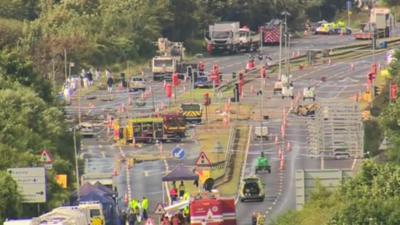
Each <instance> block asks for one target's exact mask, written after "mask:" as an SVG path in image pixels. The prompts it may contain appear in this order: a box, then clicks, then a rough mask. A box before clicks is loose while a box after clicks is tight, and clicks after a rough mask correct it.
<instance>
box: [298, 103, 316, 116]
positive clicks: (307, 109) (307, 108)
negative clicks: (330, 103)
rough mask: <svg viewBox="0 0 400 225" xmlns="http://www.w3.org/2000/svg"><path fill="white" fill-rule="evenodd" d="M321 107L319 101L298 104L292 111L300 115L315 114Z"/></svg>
mask: <svg viewBox="0 0 400 225" xmlns="http://www.w3.org/2000/svg"><path fill="white" fill-rule="evenodd" d="M319 108H320V105H319V104H317V103H311V104H308V105H298V106H297V107H294V108H293V109H292V113H294V114H296V115H298V116H313V115H315V112H316V111H317V110H318V109H319Z"/></svg>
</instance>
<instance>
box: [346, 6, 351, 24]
mask: <svg viewBox="0 0 400 225" xmlns="http://www.w3.org/2000/svg"><path fill="white" fill-rule="evenodd" d="M346 9H347V26H348V27H350V16H351V1H350V0H348V1H347V2H346Z"/></svg>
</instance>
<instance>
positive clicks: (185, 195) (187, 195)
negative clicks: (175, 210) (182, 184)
mask: <svg viewBox="0 0 400 225" xmlns="http://www.w3.org/2000/svg"><path fill="white" fill-rule="evenodd" d="M188 200H190V194H189V192H187V191H185V194H183V201H188Z"/></svg>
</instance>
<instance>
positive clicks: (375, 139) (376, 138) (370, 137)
mask: <svg viewBox="0 0 400 225" xmlns="http://www.w3.org/2000/svg"><path fill="white" fill-rule="evenodd" d="M382 140H383V131H382V129H381V127H380V126H379V124H378V122H377V121H376V120H368V121H365V122H364V152H369V153H370V155H371V156H374V155H377V154H378V153H379V152H378V150H379V145H380V144H381V142H382Z"/></svg>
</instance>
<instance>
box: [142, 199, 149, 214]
mask: <svg viewBox="0 0 400 225" xmlns="http://www.w3.org/2000/svg"><path fill="white" fill-rule="evenodd" d="M148 210H149V200H148V199H147V198H146V197H143V200H142V218H143V220H147V219H148V218H149V216H148Z"/></svg>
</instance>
